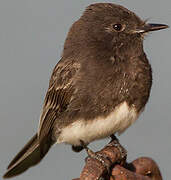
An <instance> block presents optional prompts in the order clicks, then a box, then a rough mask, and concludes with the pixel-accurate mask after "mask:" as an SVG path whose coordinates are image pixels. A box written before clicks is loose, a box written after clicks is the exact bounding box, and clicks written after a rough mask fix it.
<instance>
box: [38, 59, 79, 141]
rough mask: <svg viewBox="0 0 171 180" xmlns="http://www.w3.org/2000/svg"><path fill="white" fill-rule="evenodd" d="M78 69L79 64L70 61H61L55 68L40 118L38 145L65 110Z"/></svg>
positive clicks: (72, 90)
mask: <svg viewBox="0 0 171 180" xmlns="http://www.w3.org/2000/svg"><path fill="white" fill-rule="evenodd" d="M79 69H80V65H79V63H76V62H75V61H74V60H72V59H61V60H60V61H59V63H58V64H57V65H56V66H55V68H54V70H53V73H52V76H51V79H50V83H49V89H48V91H47V94H46V97H45V100H44V105H43V109H42V113H41V116H40V122H39V129H38V137H39V142H40V143H41V142H43V140H44V139H46V138H47V137H48V136H49V134H50V131H51V128H52V127H53V123H54V121H55V119H56V118H57V117H58V116H59V115H60V114H61V113H62V112H64V111H65V110H66V108H67V105H68V104H69V102H70V100H71V97H72V95H73V92H74V87H73V84H74V82H75V81H76V78H75V77H76V76H77V72H78V71H79Z"/></svg>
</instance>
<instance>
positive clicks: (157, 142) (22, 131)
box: [0, 0, 171, 180]
mask: <svg viewBox="0 0 171 180" xmlns="http://www.w3.org/2000/svg"><path fill="white" fill-rule="evenodd" d="M93 2H105V1H100V0H99V1H92V0H86V1H85V0H84V1H83V0H48V1H46V0H29V1H23V0H15V1H14V0H1V1H0V143H1V145H0V175H2V174H3V173H4V172H5V168H6V166H7V165H8V163H9V161H10V160H11V159H12V158H13V156H14V155H15V154H16V153H17V152H18V151H19V150H20V148H22V147H23V145H24V144H25V143H26V142H27V140H28V139H29V138H30V137H31V136H32V135H33V134H34V133H35V131H36V130H37V126H38V120H39V114H40V110H41V106H42V103H43V99H44V96H45V93H46V90H47V87H48V81H49V78H50V74H51V72H52V69H53V67H54V65H55V64H56V63H57V61H58V60H59V59H60V55H61V53H62V48H63V43H64V40H65V37H66V34H67V32H68V29H69V27H70V26H71V24H72V23H73V22H74V21H75V20H77V19H78V18H79V16H80V15H81V13H82V12H83V10H84V8H85V7H86V6H88V5H89V4H91V3H93ZM106 2H113V3H118V4H122V5H124V6H126V7H127V8H129V9H130V10H132V11H134V12H136V13H137V14H138V15H139V16H140V17H142V18H143V19H146V18H150V20H149V21H150V22H157V23H166V24H170V25H171V8H170V7H171V3H170V0H164V1H161V0H155V1H149V0H143V1H137V0H127V1H118V0H117V1H106ZM170 41H171V35H170V29H168V30H163V31H158V32H154V33H152V34H150V35H148V36H147V37H146V40H145V43H144V45H145V52H146V53H147V55H148V58H149V59H150V63H151V64H152V67H153V78H154V80H153V87H152V93H151V98H150V100H149V102H148V104H147V106H146V109H145V112H144V113H143V114H142V115H141V117H140V118H139V120H138V121H137V122H136V123H135V124H134V125H133V126H132V127H130V128H129V129H128V130H127V131H126V132H125V133H124V134H123V135H121V137H120V141H121V143H122V144H123V145H124V146H125V147H126V149H127V150H128V159H129V160H133V159H136V158H137V157H139V156H150V157H152V158H153V159H155V160H156V161H157V163H158V164H159V166H160V169H161V172H162V174H163V177H164V179H170V177H171V175H170V170H171V168H170V167H171V155H170V153H171V140H170V135H171V134H170V128H171V120H170V112H171V95H170V92H171V83H170V82H171V71H170V67H171V59H170V53H171V49H170V45H171V44H170ZM107 141H108V140H102V141H97V142H94V143H92V144H91V147H92V148H93V149H94V150H97V149H99V148H102V147H103V146H104V145H105V143H107ZM85 157H86V153H85V152H84V151H83V152H81V153H74V152H72V151H71V148H70V146H68V145H63V144H62V145H56V146H54V147H53V148H52V149H51V150H50V152H49V153H48V155H47V156H46V157H45V159H44V160H43V161H42V163H40V164H39V165H38V166H36V167H34V168H31V169H29V170H28V171H27V172H25V173H24V174H22V175H20V176H18V177H16V178H14V179H19V180H21V179H22V180H30V179H37V180H38V179H41V180H43V179H44V180H47V179H62V180H67V179H68V180H70V179H72V178H75V177H78V176H79V174H80V171H81V168H82V167H83V164H84V158H85Z"/></svg>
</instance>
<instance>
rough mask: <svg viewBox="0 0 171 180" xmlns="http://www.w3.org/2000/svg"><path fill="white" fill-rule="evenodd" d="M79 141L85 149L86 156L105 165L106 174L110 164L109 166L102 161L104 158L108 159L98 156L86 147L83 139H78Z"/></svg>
mask: <svg viewBox="0 0 171 180" xmlns="http://www.w3.org/2000/svg"><path fill="white" fill-rule="evenodd" d="M80 143H81V146H82V147H83V148H84V149H85V150H86V151H87V154H88V156H89V157H91V158H94V159H97V160H98V161H100V162H101V163H102V164H103V166H104V167H106V169H107V171H108V174H109V173H110V166H109V164H107V163H106V162H105V161H104V159H106V160H107V161H109V159H108V158H107V157H103V156H100V154H96V153H95V152H93V151H92V150H91V149H90V148H88V147H87V145H86V144H85V143H84V141H82V140H80Z"/></svg>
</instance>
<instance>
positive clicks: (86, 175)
mask: <svg viewBox="0 0 171 180" xmlns="http://www.w3.org/2000/svg"><path fill="white" fill-rule="evenodd" d="M96 154H98V155H100V156H102V157H105V158H104V161H105V163H106V164H108V165H109V167H111V171H110V174H108V171H107V169H106V167H105V166H104V165H103V164H102V163H101V162H100V161H98V160H96V159H93V158H89V157H88V158H87V160H86V164H85V166H84V168H83V170H82V172H81V175H80V178H77V179H73V180H98V179H99V180H100V179H104V180H162V177H161V173H160V170H159V168H158V166H157V164H156V163H155V162H154V161H153V160H152V159H151V158H147V157H141V158H138V159H136V160H134V161H133V162H131V163H126V162H125V159H124V160H123V159H122V154H121V152H120V151H119V149H118V148H117V147H116V146H115V145H114V144H113V143H112V142H110V143H109V146H106V147H104V148H103V149H102V150H101V151H98V152H96Z"/></svg>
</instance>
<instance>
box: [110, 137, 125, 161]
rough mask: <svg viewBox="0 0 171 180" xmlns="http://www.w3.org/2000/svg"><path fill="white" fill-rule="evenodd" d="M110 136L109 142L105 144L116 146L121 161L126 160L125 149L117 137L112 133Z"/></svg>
mask: <svg viewBox="0 0 171 180" xmlns="http://www.w3.org/2000/svg"><path fill="white" fill-rule="evenodd" d="M110 137H111V142H110V143H109V144H107V146H115V147H117V148H118V150H119V151H120V153H121V158H122V159H123V161H124V160H126V157H127V150H126V149H125V148H124V147H123V146H122V145H121V144H120V143H119V140H118V138H117V137H116V136H115V135H114V134H112V135H111V136H110Z"/></svg>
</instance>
